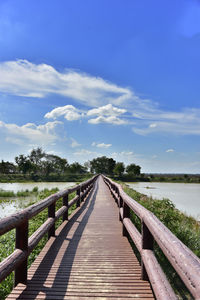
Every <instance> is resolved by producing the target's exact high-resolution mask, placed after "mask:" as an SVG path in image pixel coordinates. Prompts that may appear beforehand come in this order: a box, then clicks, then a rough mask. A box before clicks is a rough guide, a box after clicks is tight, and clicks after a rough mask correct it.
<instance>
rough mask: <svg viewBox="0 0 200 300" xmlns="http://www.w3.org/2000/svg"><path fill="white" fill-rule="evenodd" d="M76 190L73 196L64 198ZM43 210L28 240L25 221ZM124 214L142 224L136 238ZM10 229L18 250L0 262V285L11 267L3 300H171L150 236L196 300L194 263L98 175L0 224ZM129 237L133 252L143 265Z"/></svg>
mask: <svg viewBox="0 0 200 300" xmlns="http://www.w3.org/2000/svg"><path fill="white" fill-rule="evenodd" d="M74 191H77V196H76V197H75V198H74V199H73V200H71V201H68V195H69V194H70V193H72V192H74ZM61 197H62V198H63V207H61V208H60V209H59V210H58V211H57V212H56V211H55V203H56V201H57V200H58V199H60V198H61ZM114 200H115V201H114ZM75 203H76V207H77V209H76V210H75V211H73V213H72V214H71V215H70V217H69V218H68V209H69V208H70V207H71V206H72V205H73V204H75ZM116 204H117V205H116ZM46 207H48V212H49V213H48V219H47V221H46V222H45V223H44V224H43V225H42V226H41V227H40V228H39V229H38V230H37V231H36V232H35V233H34V234H33V235H32V236H31V237H30V238H29V239H28V220H29V219H30V218H32V217H33V216H34V215H36V214H38V213H39V212H41V211H42V210H43V209H45V208H46ZM130 210H132V211H134V213H136V215H138V216H139V217H140V219H141V220H142V232H141V233H140V232H139V231H137V229H136V228H135V226H134V225H133V223H132V222H131V219H130ZM61 216H63V223H62V225H61V226H60V227H59V228H58V229H57V231H56V232H55V221H56V220H57V219H58V218H59V217H61ZM119 219H120V220H121V221H122V223H121V222H120V221H119ZM121 224H123V229H122V225H121ZM13 228H16V250H15V251H14V252H13V253H12V254H11V255H10V256H9V257H8V258H6V259H5V260H4V261H3V262H2V263H1V264H0V280H3V279H4V278H5V277H6V276H8V274H10V273H11V272H12V271H13V270H15V288H14V289H13V291H12V292H11V294H10V295H9V296H8V298H7V299H9V300H14V299H24V300H25V299H38V300H39V299H40V300H42V299H52V300H57V299H58V300H61V299H72V300H73V299H83V300H84V299H96V300H98V299H99V300H100V299H101V300H103V299H121V300H122V299H155V298H156V299H170V300H171V299H177V297H176V295H175V294H174V292H173V290H172V288H171V287H170V285H169V283H168V281H167V279H166V277H165V275H164V273H163V271H162V269H161V268H160V266H159V264H158V262H157V260H156V258H155V256H154V254H153V241H154V239H155V240H156V242H157V243H158V244H159V246H160V247H161V249H162V250H163V252H164V253H165V255H166V257H167V258H168V259H169V261H170V262H171V264H172V265H173V266H174V268H175V269H176V271H177V273H178V274H179V275H180V276H181V278H182V280H183V281H184V283H185V284H186V286H187V288H188V289H189V291H190V292H191V294H192V295H193V297H194V298H195V299H200V260H199V259H198V258H197V257H196V256H195V255H194V254H193V253H192V252H191V251H190V250H189V249H188V248H187V247H186V246H185V245H183V244H182V243H181V242H180V241H179V240H178V239H177V238H176V237H175V236H174V235H173V234H172V233H171V232H170V231H169V230H168V229H167V228H166V227H165V226H164V225H163V224H162V223H161V222H160V221H159V220H158V219H157V218H156V217H155V216H154V215H153V214H152V213H150V212H149V211H147V210H146V209H145V208H143V207H142V206H141V205H139V204H138V203H137V202H135V201H134V200H133V199H131V198H130V197H129V196H128V195H126V194H125V192H124V191H123V190H122V188H121V186H120V185H118V184H116V183H114V182H113V181H111V180H110V179H108V178H106V177H104V176H95V177H94V178H92V179H90V180H88V181H87V182H84V183H82V184H80V185H78V186H76V187H74V188H71V189H68V190H66V191H63V192H59V193H57V194H54V195H52V196H50V197H48V198H47V199H45V200H43V201H41V202H40V203H38V204H35V205H33V206H31V207H29V208H27V209H25V210H24V211H22V212H20V213H17V214H15V215H13V216H11V217H7V218H5V219H2V220H1V221H0V234H4V233H5V232H8V231H9V230H11V229H13ZM47 232H48V235H49V240H48V242H47V244H46V246H45V247H44V249H43V250H42V251H41V253H40V254H39V256H38V257H37V259H36V260H35V261H34V263H33V264H32V266H31V267H30V269H29V270H28V272H27V257H28V255H29V254H30V253H31V251H32V250H33V249H34V247H35V246H36V245H37V243H38V242H39V240H40V239H41V238H42V237H43V236H44V234H46V233H47ZM122 233H123V234H122ZM127 236H129V238H131V239H132V240H133V241H134V243H135V245H136V247H137V248H138V250H139V252H140V254H141V259H142V266H140V264H139V262H138V260H137V259H136V257H135V255H134V253H133V250H132V248H131V246H130V243H129V241H128V239H127Z"/></svg>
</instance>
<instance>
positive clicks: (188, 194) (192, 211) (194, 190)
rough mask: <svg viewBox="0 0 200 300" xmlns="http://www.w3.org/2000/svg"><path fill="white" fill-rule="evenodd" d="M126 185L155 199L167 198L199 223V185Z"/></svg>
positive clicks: (150, 183) (139, 183) (147, 183)
mask: <svg viewBox="0 0 200 300" xmlns="http://www.w3.org/2000/svg"><path fill="white" fill-rule="evenodd" d="M127 185H128V186H130V187H131V188H132V189H134V190H136V191H138V192H139V193H142V194H145V195H147V196H152V197H153V198H156V199H163V198H168V199H170V200H171V201H172V202H173V203H174V204H175V206H176V208H178V209H179V210H181V211H182V212H184V213H186V214H187V215H191V216H193V217H194V218H196V219H197V220H199V221H200V184H194V183H166V182H165V183H163V182H137V183H127Z"/></svg>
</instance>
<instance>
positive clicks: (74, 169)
mask: <svg viewBox="0 0 200 300" xmlns="http://www.w3.org/2000/svg"><path fill="white" fill-rule="evenodd" d="M69 171H70V173H72V174H85V173H87V169H86V167H84V166H82V165H81V164H79V163H78V162H74V163H72V164H71V165H70V166H69Z"/></svg>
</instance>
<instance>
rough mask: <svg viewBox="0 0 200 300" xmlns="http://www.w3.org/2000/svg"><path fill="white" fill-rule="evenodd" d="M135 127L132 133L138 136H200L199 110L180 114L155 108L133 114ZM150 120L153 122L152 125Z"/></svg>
mask: <svg viewBox="0 0 200 300" xmlns="http://www.w3.org/2000/svg"><path fill="white" fill-rule="evenodd" d="M134 117H135V118H137V126H135V127H134V128H133V132H135V133H137V134H140V135H147V134H152V133H166V134H169V133H170V134H178V135H187V134H188V135H200V109H194V108H192V109H189V108H188V109H184V110H182V111H180V112H164V111H161V110H158V109H157V108H154V109H151V111H149V112H148V111H147V109H146V110H144V111H143V113H142V112H141V111H140V114H137V116H136V114H134ZM152 120H153V121H154V122H153V123H152Z"/></svg>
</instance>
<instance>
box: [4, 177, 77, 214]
mask: <svg viewBox="0 0 200 300" xmlns="http://www.w3.org/2000/svg"><path fill="white" fill-rule="evenodd" d="M74 184H75V183H74V182H37V183H34V182H31V183H17V182H15V183H0V189H3V190H6V191H13V192H14V193H17V192H18V191H22V190H23V191H25V190H29V191H31V190H32V189H33V188H34V187H36V186H37V187H38V190H39V191H41V190H43V189H45V188H48V189H52V188H56V187H57V188H58V189H59V190H64V189H67V188H68V187H70V186H73V185H74ZM37 201H39V200H38V198H37V196H36V195H34V194H32V195H30V196H28V197H0V219H1V218H4V217H7V216H9V215H11V214H13V213H15V212H18V211H20V210H23V209H24V208H25V207H27V206H29V205H32V204H33V203H35V202H37Z"/></svg>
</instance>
